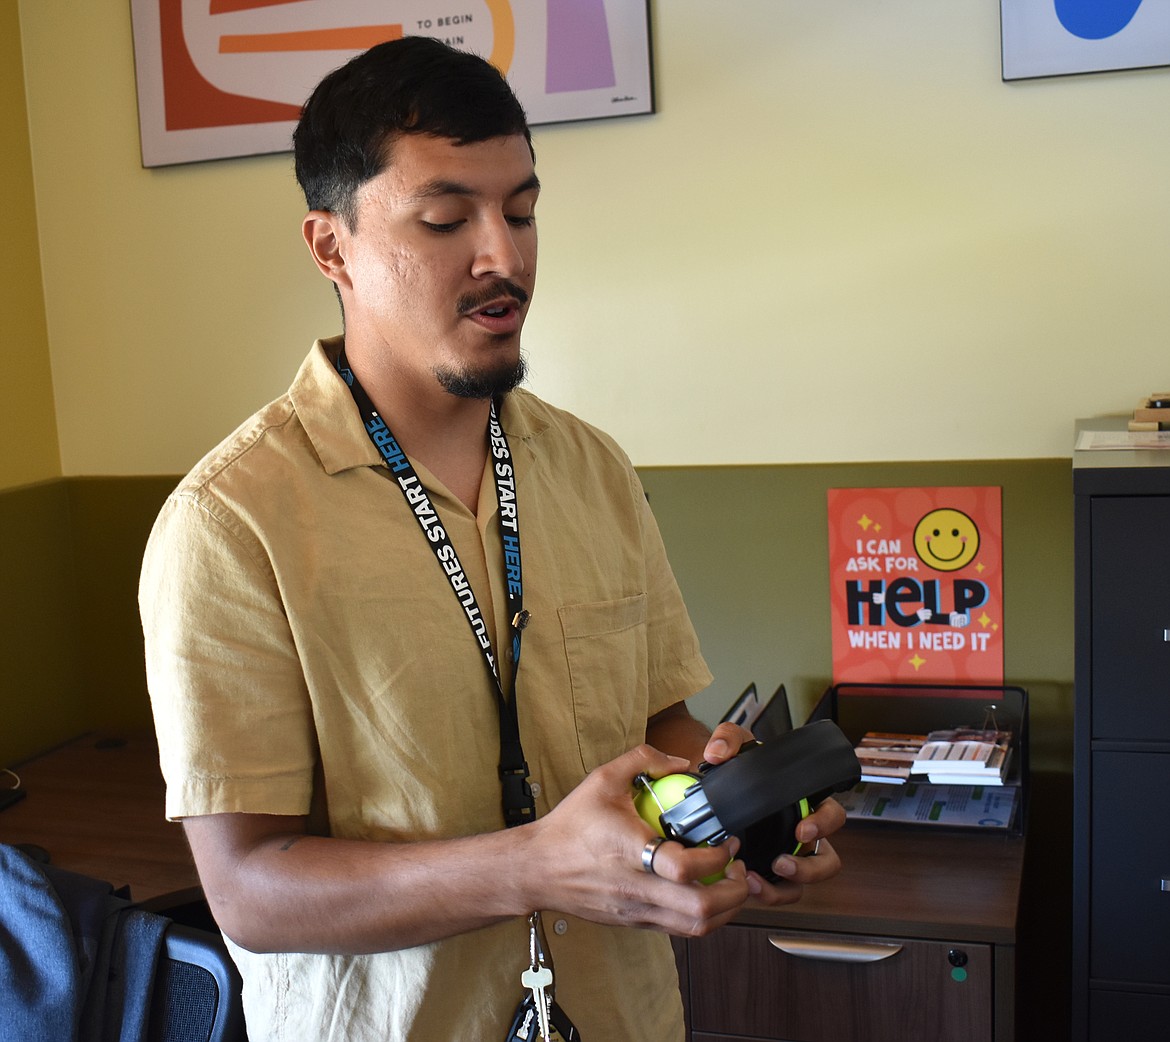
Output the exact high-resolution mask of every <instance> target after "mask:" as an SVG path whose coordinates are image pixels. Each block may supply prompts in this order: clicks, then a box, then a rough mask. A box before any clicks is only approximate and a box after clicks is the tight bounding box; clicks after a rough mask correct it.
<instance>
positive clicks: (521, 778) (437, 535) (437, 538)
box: [337, 348, 536, 827]
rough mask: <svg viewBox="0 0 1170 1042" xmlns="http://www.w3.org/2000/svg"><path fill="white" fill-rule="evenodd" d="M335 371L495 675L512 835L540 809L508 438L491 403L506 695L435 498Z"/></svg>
mask: <svg viewBox="0 0 1170 1042" xmlns="http://www.w3.org/2000/svg"><path fill="white" fill-rule="evenodd" d="M337 371H338V372H339V373H340V374H341V377H342V379H343V380H345V382H346V383H347V384H348V385H349V389H350V392H351V393H352V394H353V400H354V402H356V403H357V407H358V412H359V413H360V414H361V418H362V422H363V423H364V424H365V428H366V433H367V434H368V435H369V436H370V441H372V442H373V443H374V447H375V448H376V449H377V450H378V453H379V454H380V455H381V457H382V459H383V460H384V461H385V462H386V465H387V466H388V467H389V468H390V473H391V474H392V475H393V477H394V479H395V480H396V481H397V482H398V487H399V489H400V490H401V492H402V497H403V499H404V500H405V501H406V505H407V506H408V507H409V508H410V512H411V513H412V514H413V515H414V519H415V520H416V521H417V522H418V525H419V528H420V529H421V530H422V533H423V535H425V536H426V539H427V544H428V545H429V546H430V548H431V550H432V551H433V553H434V555H435V560H436V561H437V562H438V564H439V566H440V567H441V568H442V570H443V574H444V575H445V576H446V577H447V581H448V583H450V585H451V590H452V591H453V592H454V594H455V597H456V599H457V600H458V601H459V606H460V607H461V608H462V609H463V613H464V615H465V616H466V617H467V622H468V625H469V626H470V627H471V632H472V635H473V636H474V637H475V642H476V644H477V646H478V647H479V650H480V651H481V652H482V654H483V657H484V661H485V662H486V663H487V667H488V671H489V672H490V673H491V675H492V680H493V682H494V684H495V689H496V698H497V702H498V708H499V712H500V763H499V771H500V785H501V787H502V789H503V806H504V822H505V824H506V825H508V826H509V827H511V826H513V825H523V824H524V823H525V822H528V821H533V820H534V819H535V818H536V801H535V800H534V799H533V796H532V788H531V786H530V785H529V783H528V764H527V763H526V762H525V760H524V749H523V748H522V747H521V745H520V721H519V718H518V717H517V714H516V674H517V672H518V671H519V669H520V637H521V634H522V632H523V630H524V627H525V626H527V625H528V612H526V611H525V610H524V583H523V578H522V572H521V568H520V518H519V516H518V514H517V510H516V470H515V467H514V466H513V465H512V452H511V449H509V447H508V439H507V438H506V437H505V436H504V429H503V427H501V426H500V421H499V419H498V418H497V416H496V404H495V402H494V401H493V402H492V406H491V412H490V415H489V418H488V436H489V448H490V451H491V455H492V478H493V480H494V481H495V486H496V504H497V507H498V515H499V525H500V539H501V541H502V543H503V547H504V579H505V583H504V585H505V590H506V594H507V601H508V619H509V629H510V631H511V635H512V679H511V682H510V683H509V685H508V687H509V690H508V691H507V692H505V691H504V685H503V683H502V681H501V680H500V671H499V667H498V666H497V664H496V656H495V652H494V651H493V649H492V639H491V635H490V634H489V633H488V629H487V624H486V623H485V622H484V618H483V614H482V612H480V610H479V603H478V602H477V601H476V599H475V591H474V590H472V588H471V584H470V583H469V582H468V580H467V576H466V574H465V573H464V571H463V566H462V564H460V562H459V555H458V554H457V553H456V551H455V546H454V544H453V543H452V542H451V539H450V537H449V536H448V535H447V530H446V529H445V528H444V527H443V523H442V521H441V520H440V518H439V515H438V513H437V512H436V510H435V508H434V506H433V505H432V504H431V499H430V496H428V495H427V491H426V489H425V488H424V487H423V483H422V481H420V480H419V476H418V474H417V473H416V472H415V469H414V465H413V464H412V463H411V462H410V460H409V459H407V457H406V453H405V452H403V451H402V449H401V447H400V446H399V444H398V441H397V439H396V438H395V437H394V435H393V434H392V433H391V431H390V428H389V427H388V426H387V424H386V421H385V420H384V419H382V417H381V416H379V415H378V411H377V409H375V408H374V404H373V402H371V401H370V398H369V395H367V394H366V392H365V390H364V388H363V387H362V385H361V384H360V383H359V382H358V379H357V377H356V376H355V375H354V374H353V371H352V370H351V369H350V368H349V365H348V363H347V362H346V360H345V350H344V348H343V349H342V351H341V354H340V355H339V356H338V359H337Z"/></svg>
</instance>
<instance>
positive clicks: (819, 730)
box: [634, 720, 861, 882]
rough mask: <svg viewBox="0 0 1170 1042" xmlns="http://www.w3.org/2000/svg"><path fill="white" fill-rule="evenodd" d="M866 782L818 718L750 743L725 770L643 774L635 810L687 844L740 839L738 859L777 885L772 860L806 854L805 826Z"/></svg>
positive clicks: (843, 742)
mask: <svg viewBox="0 0 1170 1042" xmlns="http://www.w3.org/2000/svg"><path fill="white" fill-rule="evenodd" d="M860 780H861V765H860V764H859V763H858V762H857V754H856V753H855V752H854V751H853V745H852V743H851V742H850V741H849V739H848V738H846V737H845V735H844V733H843V732H842V731H841V729H840V728H839V727H838V726H837V725H836V724H835V723H833V722H832V721H831V720H818V721H817V722H816V723H813V724H807V725H806V726H804V727H798V728H796V729H795V730H793V731H788V732H786V733H785V734H782V735H779V736H778V737H776V738H773V739H771V740H769V741H768V742H767V743H764V742H754V743H748V744H747V745H744V746H743V748H741V749H740V751H739V754H738V755H737V756H735V757H733V758H732V759H730V760H728V761H727V762H726V763H723V764H720V765H719V766H713V765H711V764H706V763H704V764H700V766H699V773H698V774H670V775H667V776H666V777H664V778H658V779H653V778H651V777H650V776H649V775H646V774H640V775H638V777H637V778H635V779H634V784H635V792H634V805H635V807H636V808H637V810H638V813H639V814H640V815H641V817H642V819H643V820H644V821H645V822H646V823H647V824H648V825H650V826H651V827H652V828H654V829H655V830H656V831H658V832H659V834H660V835H662V836H664V837H666V838H667V839H673V840H677V841H678V842H679V843H682V844H684V845H685V846H698V845H699V844H701V843H707V844H709V845H711V846H718V845H719V844H720V843H723V842H724V841H725V840H726V839H728V837H730V836H737V837H739V840H740V850H739V857H740V859H741V860H742V861H743V862H744V864H745V865H747V867H748V868H749V869H751V870H752V871H753V872H758V873H759V874H760V875H761V876H763V877H764V878H765V879H770V880H772V881H773V882H775V881H777V880H778V879H779V878H780V877H779V876H777V875H776V874H775V873H774V872H773V871H772V862H773V861H775V860H776V858H778V857H779V856H780V855H781V854H795V853H796V852H797V851H798V850H800V846H801V845H800V843H798V842H797V841H796V835H795V830H796V826H797V825H798V824H799V823H800V821H801V820H802V819H803V818H806V817H807V816H808V815H809V814H810V813H811V812H812V811H811V808H812V807H815V806H816V804H818V803H820V801H821V800H823V799H825V797H827V796H830V795H832V794H833V793H834V792H843V791H844V790H845V789H849V788H852V787H853V786H854V785H856V784H857V782H858V781H860Z"/></svg>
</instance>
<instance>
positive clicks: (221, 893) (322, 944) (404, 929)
mask: <svg viewBox="0 0 1170 1042" xmlns="http://www.w3.org/2000/svg"><path fill="white" fill-rule="evenodd" d="M250 818H252V816H250V815H210V816H208V817H206V818H189V819H187V821H186V822H185V825H186V831H187V835H188V838H189V839H190V841H191V846H192V850H193V851H194V853H195V856H196V861H197V863H198V865H199V868H200V878H201V880H202V883H203V887H204V891H205V894H206V896H207V900H208V902H209V904H210V906H211V908H212V911H213V912H214V914H215V917H216V920H217V922H218V923H219V925H220V927H221V928H222V929H223V931H224V933H226V934H227V935H228V936H229V937H230V938H231V939H232V940H233V941H235V942H236V943H237V944H239V945H240V946H241V947H244V948H247V949H249V950H251V951H304V952H324V953H338V952H346V953H351V954H364V953H369V952H379V951H391V950H396V949H399V948H409V947H413V946H415V945H418V944H425V943H428V942H430V941H435V940H440V939H442V938H444V937H449V936H452V935H454V934H459V933H466V932H467V931H469V930H475V929H479V928H480V927H483V926H488V925H490V924H492V923H495V922H499V921H501V920H504V919H509V918H514V917H515V916H518V915H524V914H526V913H527V912H529V911H531V909H530V908H528V907H527V903H526V900H525V894H524V893H523V886H524V884H523V875H522V873H520V872H518V871H517V868H518V866H520V865H523V863H524V859H525V855H524V853H523V849H524V846H525V842H526V837H525V835H524V833H523V830H507V831H504V832H493V833H487V834H485V835H480V836H470V837H466V838H462V839H453V840H442V841H433V842H417V843H377V842H369V841H361V840H345V839H334V838H325V837H320V836H311V835H306V834H304V833H303V832H301V831H299V830H298V826H299V823H300V822H299V819H287V821H288V822H289V823H290V824H292V826H293V831H287V832H282V831H280V830H279V829H271V828H270V829H268V830H266V831H256V830H255V825H256V824H257V822H256V820H255V819H253V820H252V821H249V820H248V819H250ZM233 819H234V820H233ZM268 820H269V822H272V821H273V819H268ZM277 820H279V819H277Z"/></svg>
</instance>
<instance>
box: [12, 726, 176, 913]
mask: <svg viewBox="0 0 1170 1042" xmlns="http://www.w3.org/2000/svg"><path fill="white" fill-rule="evenodd" d="M14 769H15V771H16V773H17V774H19V775H20V782H21V787H22V788H24V789H25V790H26V792H27V796H26V797H25V798H24V799H23V800H21V801H20V802H18V803H15V804H13V805H12V806H10V807H7V808H6V809H4V810H0V843H10V844H34V845H35V846H38V847H41V848H43V849H44V850H45V851H47V852H48V855H49V857H50V860H51V861H52V863H53V864H54V865H57V866H59V867H61V868H65V869H69V870H70V871H72V872H79V873H81V874H82V875H87V876H93V877H95V878H97V879H103V880H106V881H108V882H110V883H112V884H113V885H114V886H115V887H121V886H129V887H130V896H131V897H132V898H134V899H135V900H138V901H145V900H148V899H150V898H155V897H158V896H160V895H162V894H169V893H172V892H174V891H179V890H186V889H189V888H190V887H193V886H195V885H197V883H198V878H197V876H196V874H195V866H194V863H193V862H192V860H191V855H190V852H189V851H188V849H187V843H186V840H185V839H184V838H183V830H182V826H180V825H178V824H175V823H172V822H168V821H167V820H166V818H165V817H164V814H163V792H164V787H163V780H162V775H161V773H160V772H159V768H158V749H157V747H156V745H155V743H154V738H153V736H151V735H148V734H129V735H115V734H89V735H83V736H82V737H80V738H77V739H75V740H74V741H71V742H68V743H67V744H65V745H63V746H60V747H59V748H57V749H54V750H52V751H51V752H49V753H46V754H44V755H43V756H39V757H37V758H35V759H33V760H30V761H28V762H27V763H23V764H19V765H17V766H16V767H15V768H14ZM5 777H7V776H5ZM8 780H10V779H8Z"/></svg>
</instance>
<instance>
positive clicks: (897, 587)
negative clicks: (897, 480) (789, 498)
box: [829, 486, 1003, 684]
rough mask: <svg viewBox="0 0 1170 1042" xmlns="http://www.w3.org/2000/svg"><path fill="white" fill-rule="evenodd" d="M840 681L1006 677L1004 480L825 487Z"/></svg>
mask: <svg viewBox="0 0 1170 1042" xmlns="http://www.w3.org/2000/svg"><path fill="white" fill-rule="evenodd" d="M829 573H830V583H831V585H830V609H831V613H832V627H833V680H834V681H835V682H836V683H839V684H842V683H855V684H862V683H948V684H967V683H973V684H974V683H978V684H1002V683H1003V514H1002V490H1001V489H1000V488H999V487H998V486H994V487H992V486H989V487H958V488H835V489H830V490H829Z"/></svg>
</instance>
